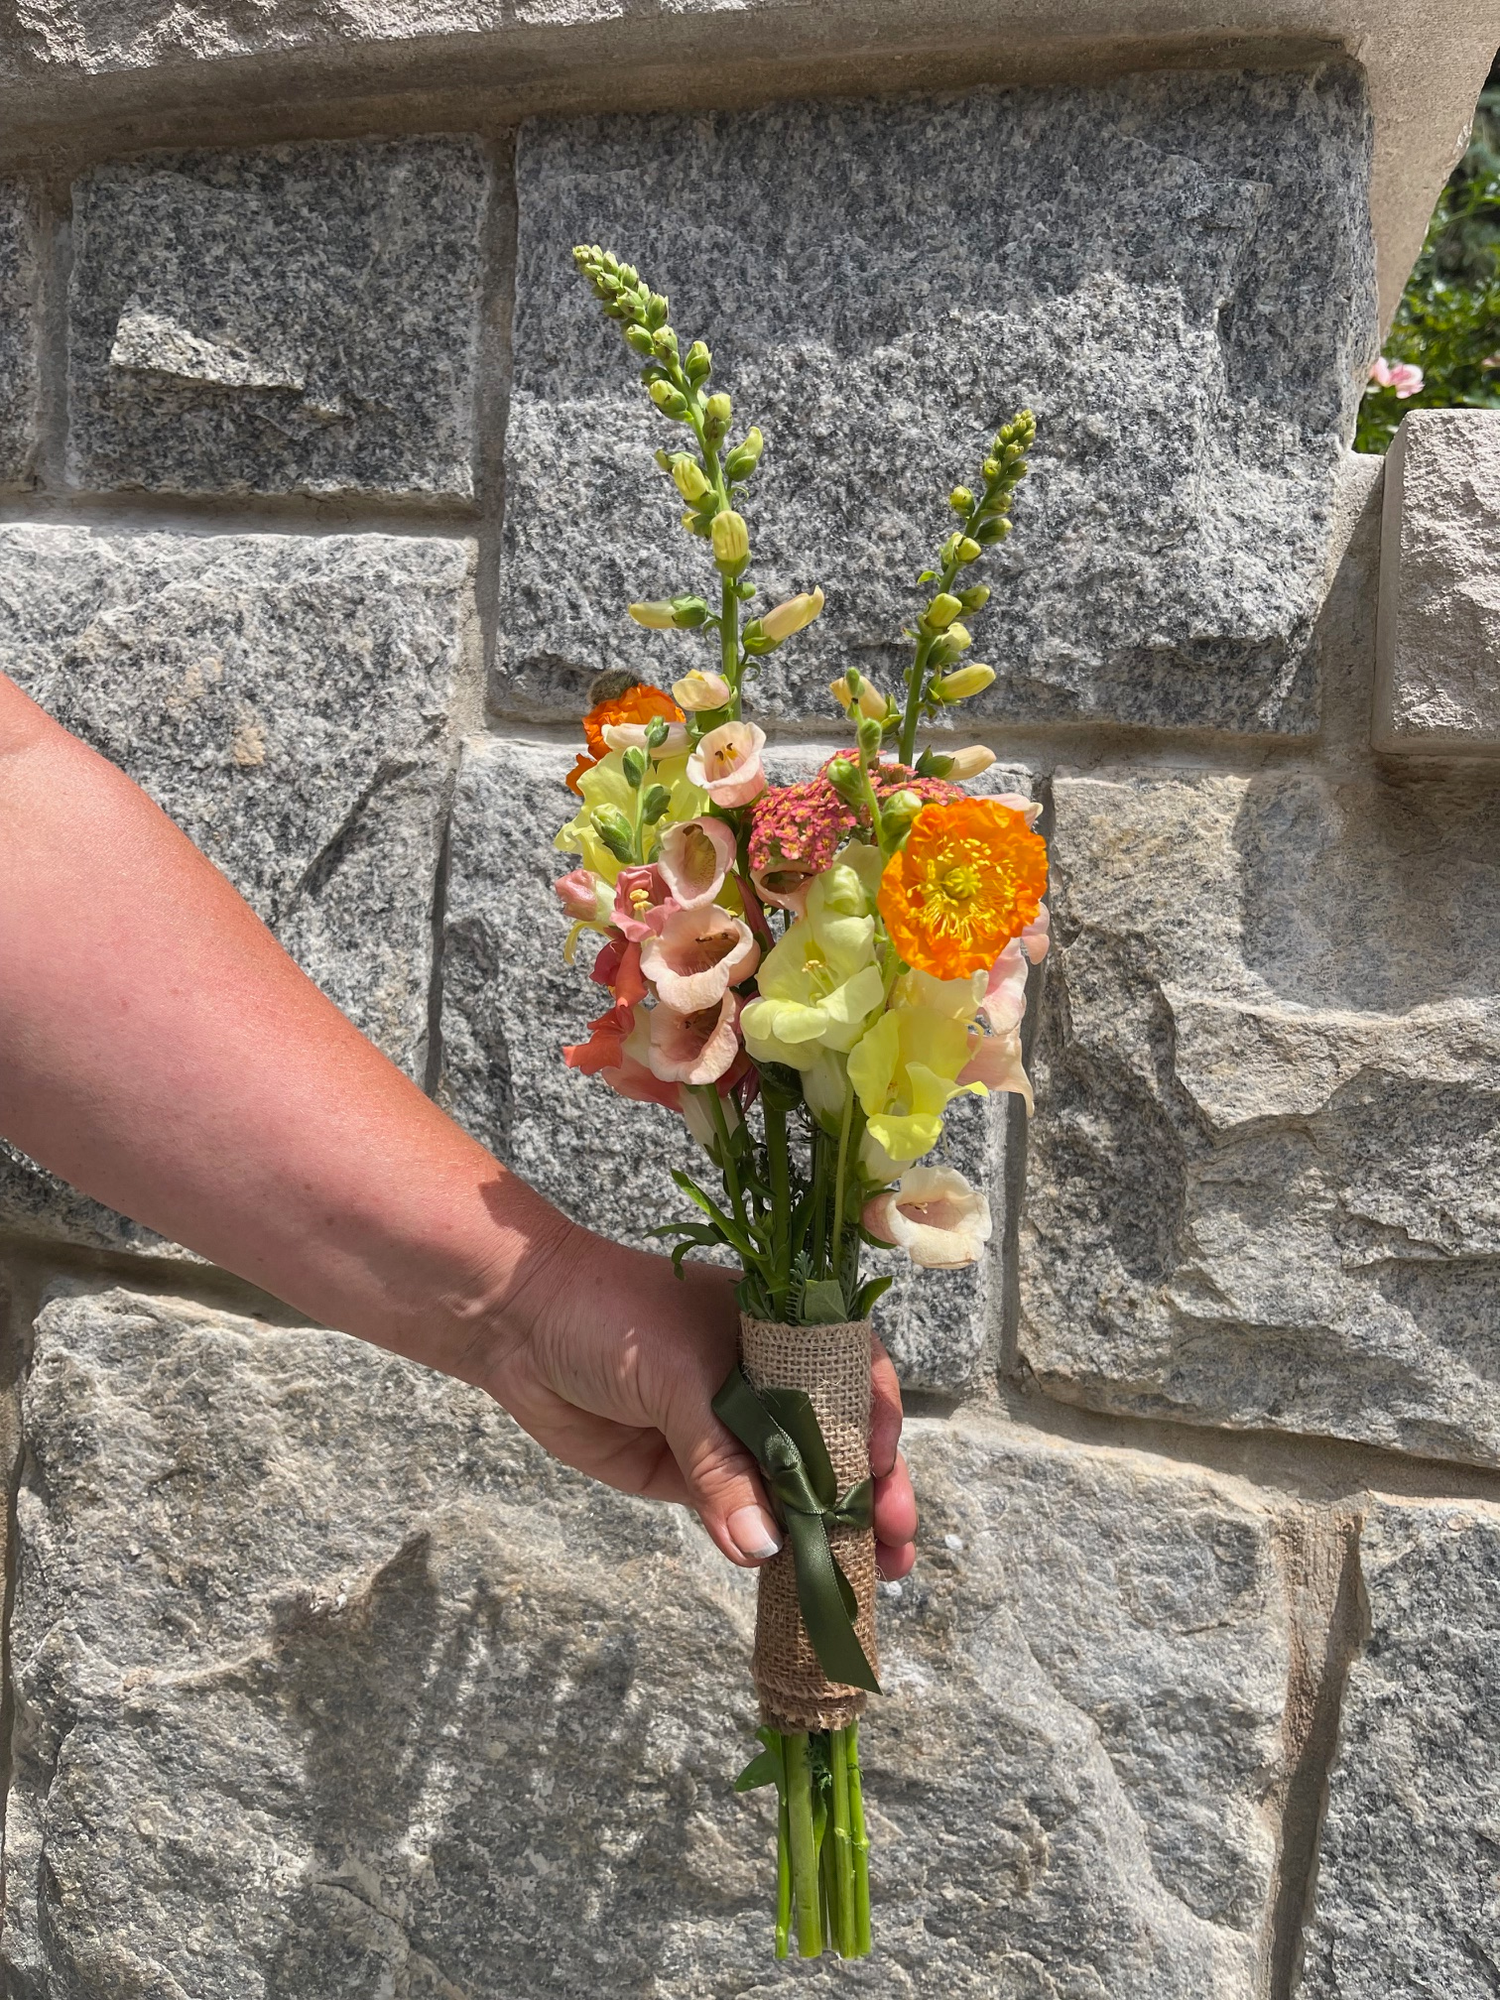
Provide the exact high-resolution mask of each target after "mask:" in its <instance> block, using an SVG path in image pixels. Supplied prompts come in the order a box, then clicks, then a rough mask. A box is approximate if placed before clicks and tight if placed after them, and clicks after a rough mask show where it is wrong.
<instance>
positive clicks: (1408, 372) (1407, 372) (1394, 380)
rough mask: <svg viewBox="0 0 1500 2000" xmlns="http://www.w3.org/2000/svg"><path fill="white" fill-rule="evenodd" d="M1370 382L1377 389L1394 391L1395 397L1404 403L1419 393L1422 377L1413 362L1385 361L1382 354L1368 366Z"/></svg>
mask: <svg viewBox="0 0 1500 2000" xmlns="http://www.w3.org/2000/svg"><path fill="white" fill-rule="evenodd" d="M1370 380H1371V381H1372V382H1374V383H1375V384H1376V385H1377V386H1378V387H1379V388H1382V389H1394V390H1395V392H1396V395H1397V397H1398V398H1399V399H1400V400H1401V401H1402V402H1405V401H1406V398H1407V397H1408V396H1416V395H1419V394H1420V393H1421V390H1422V384H1423V380H1424V377H1423V374H1422V371H1421V369H1420V368H1419V367H1418V366H1417V364H1416V363H1415V362H1414V361H1387V360H1386V358H1385V356H1384V355H1383V354H1382V355H1381V357H1380V359H1379V360H1378V361H1375V362H1373V363H1372V364H1371V366H1370Z"/></svg>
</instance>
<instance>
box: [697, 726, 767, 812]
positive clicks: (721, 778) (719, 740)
mask: <svg viewBox="0 0 1500 2000" xmlns="http://www.w3.org/2000/svg"><path fill="white" fill-rule="evenodd" d="M765 746H766V732H765V731H764V730H763V729H762V728H760V727H759V726H758V725H757V724H756V723H753V722H721V723H720V725H719V727H718V728H717V729H711V730H710V731H709V732H708V734H707V736H705V737H703V738H702V739H701V741H700V742H699V744H698V747H697V749H696V750H695V751H694V752H693V754H692V756H691V757H689V758H688V766H687V774H688V781H689V783H690V784H694V785H698V786H701V787H702V789H703V790H704V791H705V792H707V793H708V796H709V797H710V798H711V799H712V800H713V802H714V804H715V805H716V806H747V805H749V803H750V801H751V800H752V799H753V798H758V797H759V796H760V794H761V793H762V792H763V791H764V790H765V789H766V774H765V772H764V771H763V770H762V769H761V764H760V753H761V751H762V750H763V749H764V748H765Z"/></svg>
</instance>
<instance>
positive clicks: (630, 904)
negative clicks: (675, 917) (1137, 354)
mask: <svg viewBox="0 0 1500 2000" xmlns="http://www.w3.org/2000/svg"><path fill="white" fill-rule="evenodd" d="M676 907H677V904H676V903H675V901H674V900H673V897H672V892H671V889H670V887H669V885H668V883H667V878H666V877H665V875H663V874H662V872H661V870H660V869H659V868H622V869H621V870H620V873H619V876H618V877H617V879H616V881H615V900H614V907H613V909H612V911H611V913H610V915H611V921H612V922H613V923H614V924H615V925H617V926H618V928H619V929H620V930H622V931H623V932H624V933H625V935H626V937H628V938H629V939H630V940H631V941H632V943H634V944H643V943H644V942H645V940H646V939H647V938H649V937H656V936H658V935H659V934H660V932H661V929H662V926H663V925H664V924H665V923H666V921H667V918H668V917H669V916H671V914H672V912H673V911H674V910H675V909H676Z"/></svg>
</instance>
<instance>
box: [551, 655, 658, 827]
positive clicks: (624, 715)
mask: <svg viewBox="0 0 1500 2000" xmlns="http://www.w3.org/2000/svg"><path fill="white" fill-rule="evenodd" d="M658 715H659V716H661V717H662V718H663V719H664V720H665V721H667V722H681V721H682V720H683V714H682V710H681V709H680V708H679V707H678V706H677V704H676V702H675V701H673V699H672V697H671V696H670V695H669V694H663V693H662V691H661V689H660V688H655V687H651V686H650V685H649V684H648V683H647V682H645V681H637V682H636V683H635V685H634V686H633V687H628V688H626V689H625V691H624V693H623V694H617V695H611V696H610V698H609V700H608V701H601V702H600V703H599V704H598V705H597V706H596V707H594V708H591V709H590V710H589V712H588V714H587V715H586V716H585V717H584V718H583V734H584V740H585V742H586V743H587V744H588V746H589V747H588V749H587V750H580V751H579V753H578V762H577V763H576V764H575V765H574V766H573V768H572V770H571V771H570V772H569V773H568V776H567V781H566V782H567V786H568V790H569V791H570V792H577V793H578V795H579V797H580V798H581V797H582V796H583V794H582V790H581V788H580V786H579V783H578V780H579V779H580V778H581V777H582V776H583V774H584V772H585V771H592V770H593V768H594V766H595V765H596V764H598V763H600V762H602V760H603V759H604V757H605V756H606V754H607V753H608V750H609V745H608V744H607V743H606V742H605V740H604V731H605V728H606V727H607V726H608V725H611V724H614V723H617V722H650V721H651V720H652V718H653V717H654V716H658Z"/></svg>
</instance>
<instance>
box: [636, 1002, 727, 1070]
mask: <svg viewBox="0 0 1500 2000" xmlns="http://www.w3.org/2000/svg"><path fill="white" fill-rule="evenodd" d="M739 1011H740V1003H739V1001H738V999H737V998H736V997H735V995H734V994H733V993H726V994H725V995H724V997H723V999H722V1000H720V1001H719V1003H718V1005H717V1006H714V1007H704V1008H701V1009H700V1010H699V1011H698V1012H697V1013H693V1014H679V1013H678V1011H677V1009H676V1008H675V1007H666V1006H662V1005H661V1004H660V1003H658V1004H657V1005H656V1006H655V1007H653V1008H652V1009H651V1028H650V1034H651V1047H650V1054H649V1058H648V1060H649V1062H650V1064H651V1071H652V1074H653V1075H654V1076H658V1077H660V1078H661V1079H662V1080H663V1081H664V1082H670V1083H690V1084H705V1083H717V1082H718V1080H719V1078H720V1077H721V1076H727V1075H728V1074H729V1072H730V1071H731V1070H732V1069H733V1068H734V1065H735V1063H736V1062H737V1061H738V1059H739V1056H740V1037H739V1030H738V1028H737V1027H736V1026H735V1023H736V1021H737V1020H738V1018H739Z"/></svg>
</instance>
